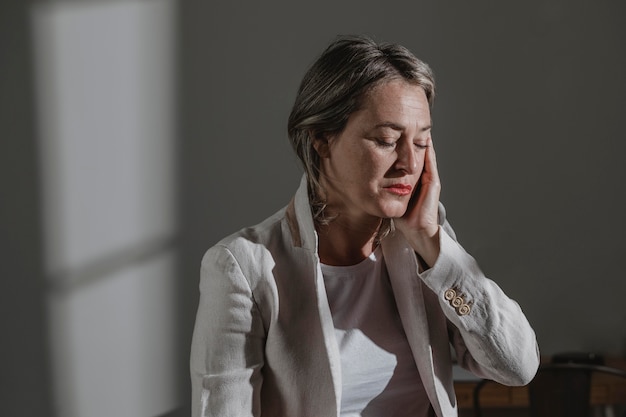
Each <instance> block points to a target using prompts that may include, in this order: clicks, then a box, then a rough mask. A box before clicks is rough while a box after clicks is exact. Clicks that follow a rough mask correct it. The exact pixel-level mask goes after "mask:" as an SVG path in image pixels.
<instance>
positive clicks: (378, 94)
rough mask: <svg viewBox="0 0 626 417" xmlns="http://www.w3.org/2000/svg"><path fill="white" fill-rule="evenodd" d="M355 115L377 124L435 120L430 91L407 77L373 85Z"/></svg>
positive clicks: (418, 122) (403, 123) (423, 124)
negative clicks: (429, 101) (431, 117)
mask: <svg viewBox="0 0 626 417" xmlns="http://www.w3.org/2000/svg"><path fill="white" fill-rule="evenodd" d="M354 116H355V117H357V118H359V119H366V120H368V121H369V122H371V123H374V124H378V123H398V124H401V125H406V126H409V125H417V126H416V127H420V128H421V127H424V126H426V125H430V123H431V120H430V105H429V103H428V99H427V98H426V92H425V91H424V89H423V88H422V87H420V86H419V85H416V84H411V83H408V82H406V81H404V80H392V81H388V82H384V83H381V84H379V85H377V86H375V87H374V88H372V89H371V90H370V91H369V92H367V93H366V94H365V95H364V97H363V101H362V103H361V106H360V109H359V110H357V111H356V112H355V114H354ZM363 121H364V120H361V122H363Z"/></svg>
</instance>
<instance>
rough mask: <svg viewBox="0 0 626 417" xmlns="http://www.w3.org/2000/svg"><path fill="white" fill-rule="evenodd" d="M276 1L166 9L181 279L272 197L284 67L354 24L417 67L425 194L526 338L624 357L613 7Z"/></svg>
mask: <svg viewBox="0 0 626 417" xmlns="http://www.w3.org/2000/svg"><path fill="white" fill-rule="evenodd" d="M284 3H285V4H282V5H275V4H273V3H267V2H262V3H258V4H255V5H254V6H251V5H245V6H244V5H242V4H241V3H239V2H232V3H231V4H230V5H223V4H222V5H219V6H217V5H215V4H214V3H211V4H209V3H208V2H191V3H185V5H184V6H183V13H182V16H181V21H182V22H183V23H184V24H183V27H182V30H183V43H182V48H183V50H182V61H181V62H182V64H183V77H182V82H183V83H182V86H183V88H182V102H181V103H182V107H181V109H182V112H181V121H182V129H183V131H182V135H181V137H182V138H184V140H185V143H184V150H183V154H182V155H183V162H184V163H185V167H184V171H183V173H182V174H183V177H182V178H183V180H184V181H183V187H184V192H183V204H184V210H183V211H184V213H185V215H184V216H183V217H184V219H185V222H186V233H185V236H186V237H187V238H188V241H187V243H188V245H187V247H186V249H187V250H188V251H187V256H188V259H186V263H185V264H186V265H188V266H189V271H188V274H189V278H190V279H192V280H193V279H194V274H197V261H198V259H199V258H200V256H201V254H202V251H204V250H205V249H206V248H207V247H209V246H210V245H212V244H213V243H215V242H216V241H217V240H218V239H219V238H221V237H223V236H224V235H226V234H229V233H231V232H233V231H235V230H237V229H238V228H240V227H243V226H246V225H249V224H253V223H255V222H257V221H260V220H262V219H263V218H264V217H266V216H268V215H270V214H271V213H272V212H273V211H274V210H276V209H278V208H279V207H281V206H282V205H284V204H285V203H286V202H287V201H288V199H289V198H290V196H291V194H292V192H293V191H294V189H295V187H296V185H297V182H298V179H299V175H300V174H299V173H300V171H299V167H298V165H297V162H296V160H295V158H294V157H293V156H292V153H291V149H290V147H289V144H288V142H287V138H286V133H285V130H286V129H285V125H286V120H287V116H288V114H289V110H290V107H291V104H292V102H293V99H294V96H295V93H296V89H297V86H298V83H299V80H300V78H301V77H302V75H303V73H304V71H305V70H306V68H307V67H308V65H309V64H310V63H311V62H312V61H313V60H314V58H315V56H316V55H317V54H318V53H320V52H321V50H322V49H323V48H324V47H325V46H326V45H327V44H328V42H330V41H331V40H332V39H333V38H334V37H335V35H337V34H350V33H366V34H369V35H371V36H373V37H374V38H376V39H378V40H384V41H393V42H398V43H401V44H404V45H406V46H407V47H409V48H410V49H411V50H412V51H414V52H415V54H416V55H417V56H419V57H421V58H422V59H424V60H425V61H427V62H428V63H429V64H430V65H431V66H432V67H433V69H434V71H435V75H436V78H437V82H438V88H439V95H438V97H437V100H436V103H435V108H434V113H433V117H434V121H435V129H434V138H435V142H436V144H435V146H436V149H437V153H438V160H439V166H440V171H441V176H442V181H443V195H442V200H443V202H444V203H445V204H446V206H447V209H448V215H449V217H450V220H451V222H452V224H453V226H454V227H455V229H456V231H457V234H458V236H459V239H460V241H461V242H462V244H463V245H464V246H465V248H466V249H467V250H468V251H469V252H470V253H472V254H473V255H474V256H475V257H476V258H477V259H478V260H479V262H480V264H481V266H482V267H483V269H484V270H485V271H486V273H487V275H488V276H490V277H492V278H493V279H494V280H496V281H497V282H498V283H499V284H500V285H501V286H502V287H503V288H504V289H505V291H506V292H507V293H509V294H510V295H511V296H512V297H513V298H515V299H516V300H518V301H519V303H520V304H521V305H522V307H523V309H524V311H525V312H526V313H527V315H528V317H529V319H530V321H531V322H532V324H533V325H534V327H535V329H536V331H537V335H538V337H539V341H540V345H541V348H542V352H543V353H544V354H550V353H554V352H558V351H569V350H592V351H599V352H604V353H607V354H612V355H618V354H619V355H624V354H626V308H625V307H624V304H623V302H622V300H623V296H624V294H625V293H626V273H625V272H624V269H623V266H622V262H623V258H624V255H626V244H625V243H624V237H623V234H624V232H625V227H624V226H625V225H624V216H623V214H624V213H625V212H626V201H625V199H624V193H623V190H624V186H623V181H624V179H625V177H626V175H625V174H626V165H625V164H624V163H623V158H624V156H623V155H624V153H625V151H626V141H625V139H626V138H625V137H624V129H623V122H622V118H621V117H620V115H621V114H622V113H623V112H624V110H626V82H625V81H624V74H626V49H624V41H625V40H626V36H625V35H626V26H624V25H623V20H624V17H625V14H624V11H625V9H626V7H625V6H624V3H623V2H618V1H615V2H592V1H586V2H580V1H577V2H569V1H529V2H515V3H513V2H488V1H472V2H445V3H444V2H439V3H435V2H406V1H405V2H385V5H384V6H383V5H382V2H373V1H369V2H350V1H348V2H346V1H342V2H332V3H330V2H328V3H323V4H320V2H310V3H308V4H307V5H297V6H296V5H293V4H291V3H287V2H284ZM330 4H333V6H330ZM194 285H195V283H194ZM189 299H190V303H191V304H193V303H192V302H191V300H193V297H192V295H191V294H190V297H189Z"/></svg>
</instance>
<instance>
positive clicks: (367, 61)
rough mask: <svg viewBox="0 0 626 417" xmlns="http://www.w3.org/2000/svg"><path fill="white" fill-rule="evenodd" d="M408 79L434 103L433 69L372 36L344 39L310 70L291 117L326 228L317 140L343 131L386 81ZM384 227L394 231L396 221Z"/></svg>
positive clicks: (318, 217)
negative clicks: (354, 114) (363, 102)
mask: <svg viewBox="0 0 626 417" xmlns="http://www.w3.org/2000/svg"><path fill="white" fill-rule="evenodd" d="M395 79H402V80H405V81H407V82H409V83H411V84H415V85H418V86H420V87H422V88H423V89H424V92H425V93H426V98H427V100H428V103H429V105H430V106H431V107H432V104H433V101H434V99H435V80H434V77H433V73H432V71H431V69H430V67H429V66H428V65H427V64H426V63H424V62H422V61H420V60H419V59H417V58H416V57H415V56H414V55H413V54H412V53H411V52H410V51H409V50H408V49H407V48H405V47H403V46H401V45H397V44H390V43H381V44H378V43H376V42H374V41H373V40H372V39H370V38H368V37H366V36H342V37H339V38H337V39H336V40H335V41H334V42H333V43H331V44H330V45H329V46H328V48H326V50H325V51H324V52H323V53H322V55H320V57H319V58H318V59H317V61H315V63H313V65H312V66H311V68H309V70H308V71H307V73H306V74H305V76H304V78H303V79H302V82H301V84H300V88H299V90H298V94H297V96H296V100H295V103H294V105H293V108H292V110H291V114H290V115H289V122H288V127H287V129H288V133H289V139H290V141H291V144H292V146H293V148H294V150H295V151H296V154H297V155H298V157H299V158H300V161H301V162H302V164H303V167H304V171H305V174H306V176H307V181H308V191H309V202H310V204H311V210H312V212H313V218H314V220H315V222H316V223H318V224H320V223H321V224H325V223H327V222H328V219H327V218H326V216H325V215H324V208H325V207H326V203H325V201H324V200H323V198H322V197H321V191H322V188H321V184H320V181H319V177H320V157H319V155H318V154H317V152H316V151H315V149H314V148H313V139H314V138H316V137H322V136H326V137H327V136H332V135H335V134H338V133H340V132H341V131H343V129H344V128H345V126H346V123H347V122H348V118H349V117H350V115H351V114H352V113H353V112H355V111H356V110H358V109H359V107H360V106H361V104H362V101H363V97H364V96H365V95H366V94H367V93H368V92H370V91H371V90H372V89H373V88H374V87H376V86H377V85H380V84H382V83H383V82H387V81H391V80H395ZM386 223H387V225H386V226H385V225H383V226H384V227H386V229H387V230H384V231H383V230H381V231H379V235H380V232H383V233H384V234H387V233H389V231H390V230H391V229H392V228H393V226H392V222H390V221H389V222H386Z"/></svg>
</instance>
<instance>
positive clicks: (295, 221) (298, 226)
mask: <svg viewBox="0 0 626 417" xmlns="http://www.w3.org/2000/svg"><path fill="white" fill-rule="evenodd" d="M286 218H287V224H288V225H289V230H290V232H291V238H292V239H293V245H294V246H295V247H301V248H303V249H307V250H309V251H312V252H315V253H317V233H316V232H315V225H314V224H313V215H312V214H311V206H310V204H309V191H308V183H307V179H306V175H303V176H302V178H301V179H300V186H299V187H298V190H297V191H296V194H295V196H294V197H293V198H292V199H291V201H290V202H289V205H288V206H287V213H286Z"/></svg>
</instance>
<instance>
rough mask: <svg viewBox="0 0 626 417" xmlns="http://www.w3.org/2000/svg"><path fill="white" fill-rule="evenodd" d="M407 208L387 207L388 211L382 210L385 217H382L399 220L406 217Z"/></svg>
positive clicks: (404, 206) (403, 206)
mask: <svg viewBox="0 0 626 417" xmlns="http://www.w3.org/2000/svg"><path fill="white" fill-rule="evenodd" d="M406 208H407V207H406V205H402V206H400V207H387V208H386V209H383V210H382V212H383V215H382V216H380V217H384V218H390V219H397V218H399V217H402V216H404V213H406Z"/></svg>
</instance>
